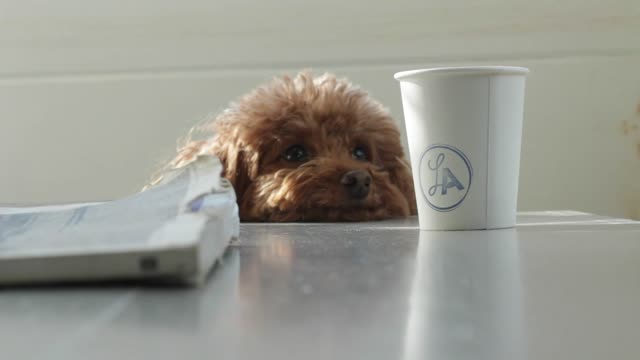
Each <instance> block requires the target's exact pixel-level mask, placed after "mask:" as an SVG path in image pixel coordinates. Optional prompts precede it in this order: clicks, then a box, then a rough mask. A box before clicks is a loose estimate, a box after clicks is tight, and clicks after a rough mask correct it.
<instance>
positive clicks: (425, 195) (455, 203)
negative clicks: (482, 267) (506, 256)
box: [394, 66, 529, 230]
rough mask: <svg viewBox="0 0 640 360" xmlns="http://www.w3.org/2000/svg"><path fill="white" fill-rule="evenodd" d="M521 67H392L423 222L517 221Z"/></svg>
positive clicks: (426, 225) (468, 225)
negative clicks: (400, 99) (406, 69)
mask: <svg viewBox="0 0 640 360" xmlns="http://www.w3.org/2000/svg"><path fill="white" fill-rule="evenodd" d="M528 72H529V70H528V69H526V68H521V67H507V66H480V67H458V68H434V69H423V70H412V71H404V72H399V73H397V74H395V76H394V77H395V78H396V79H397V80H399V81H400V89H401V92H402V105H403V108H404V121H405V128H406V131H407V139H408V143H409V154H410V156H411V165H412V168H413V180H414V185H415V190H416V200H417V203H418V217H419V222H420V229H422V230H478V229H497V228H508V227H513V226H515V221H516V206H517V200H518V175H519V169H520V144H521V138H522V118H523V109H524V89H525V78H526V75H527V73H528Z"/></svg>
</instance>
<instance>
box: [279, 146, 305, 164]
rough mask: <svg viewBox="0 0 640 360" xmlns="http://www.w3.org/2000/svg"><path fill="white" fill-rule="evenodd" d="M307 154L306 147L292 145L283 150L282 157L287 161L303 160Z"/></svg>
mask: <svg viewBox="0 0 640 360" xmlns="http://www.w3.org/2000/svg"><path fill="white" fill-rule="evenodd" d="M308 156H309V154H308V153H307V149H305V148H304V146H302V145H292V146H289V147H288V148H287V150H285V151H284V154H283V157H284V159H285V160H287V161H303V160H305V159H306V158H307V157H308Z"/></svg>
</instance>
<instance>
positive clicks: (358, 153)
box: [351, 146, 369, 161]
mask: <svg viewBox="0 0 640 360" xmlns="http://www.w3.org/2000/svg"><path fill="white" fill-rule="evenodd" d="M351 155H352V156H353V158H354V159H356V160H360V161H367V160H368V159H369V156H368V155H367V150H365V149H364V147H362V146H356V147H355V148H354V149H353V152H352V153H351Z"/></svg>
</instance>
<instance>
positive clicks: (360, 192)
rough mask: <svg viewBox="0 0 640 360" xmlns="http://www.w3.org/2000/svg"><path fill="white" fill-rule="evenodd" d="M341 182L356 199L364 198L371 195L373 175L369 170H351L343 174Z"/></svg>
mask: <svg viewBox="0 0 640 360" xmlns="http://www.w3.org/2000/svg"><path fill="white" fill-rule="evenodd" d="M340 182H341V183H342V185H344V187H345V189H347V193H349V196H351V197H352V198H354V199H358V200H362V199H364V198H366V197H367V195H369V186H370V185H371V175H370V174H369V172H368V171H363V170H351V171H349V172H347V173H346V174H344V175H343V176H342V179H341V180H340Z"/></svg>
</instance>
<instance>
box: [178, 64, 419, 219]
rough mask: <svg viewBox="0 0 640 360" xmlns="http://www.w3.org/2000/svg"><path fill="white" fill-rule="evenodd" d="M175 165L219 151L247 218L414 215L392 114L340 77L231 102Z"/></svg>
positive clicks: (288, 84)
mask: <svg viewBox="0 0 640 360" xmlns="http://www.w3.org/2000/svg"><path fill="white" fill-rule="evenodd" d="M204 129H205V130H206V131H208V136H207V138H206V140H200V141H189V142H187V144H186V145H185V146H183V147H181V148H180V149H179V150H178V155H177V157H176V158H175V159H173V161H171V163H170V164H169V167H170V168H175V167H180V166H184V165H185V164H187V163H189V162H191V161H193V160H194V159H195V158H196V156H197V155H200V154H214V155H216V156H218V157H219V158H220V160H221V161H222V163H223V165H224V173H223V176H224V177H226V178H227V179H228V180H229V181H230V182H231V184H232V185H233V186H234V188H235V190H236V194H237V198H238V205H239V208H240V219H241V220H242V221H279V222H288V221H366V220H380V219H386V218H392V217H403V216H408V215H414V214H415V213H416V205H415V198H414V190H413V182H412V177H411V173H410V169H409V166H408V163H407V161H406V160H405V157H404V153H403V150H402V145H401V143H400V133H399V132H398V129H397V128H396V126H395V124H394V122H393V119H392V118H391V116H390V115H389V113H388V112H387V111H386V110H385V109H384V108H383V107H382V106H381V105H380V104H379V103H378V102H376V101H374V100H373V99H371V98H370V97H369V96H368V95H367V93H366V92H364V91H363V90H361V89H359V88H358V87H355V86H354V85H352V84H350V83H349V82H348V81H346V80H343V79H337V78H336V77H334V76H333V75H329V74H325V75H323V76H320V77H317V78H314V77H313V76H312V75H311V74H310V73H308V72H303V73H300V74H298V75H297V76H296V77H295V78H290V77H288V76H284V77H280V78H276V79H274V80H273V81H271V82H270V83H268V84H267V85H265V86H262V87H259V88H257V89H255V90H253V91H252V92H251V93H249V94H248V95H246V96H244V97H242V98H240V100H239V101H237V102H236V103H233V104H231V106H230V108H228V109H227V110H225V111H224V112H223V113H222V114H220V115H219V116H218V117H217V118H216V119H214V120H213V121H212V122H211V123H209V124H207V125H206V127H205V128H204Z"/></svg>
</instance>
